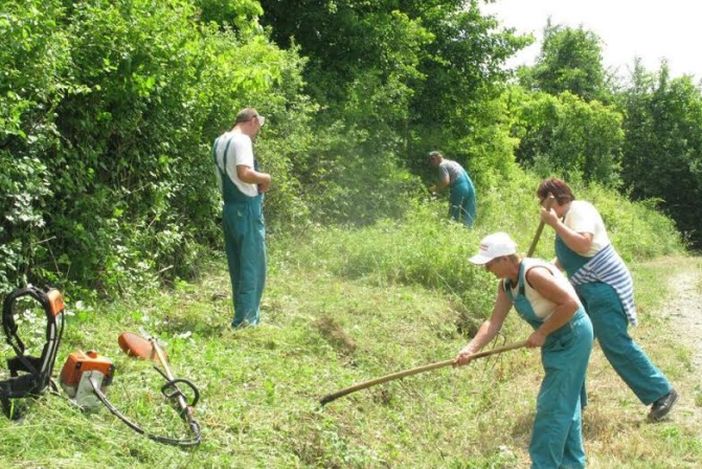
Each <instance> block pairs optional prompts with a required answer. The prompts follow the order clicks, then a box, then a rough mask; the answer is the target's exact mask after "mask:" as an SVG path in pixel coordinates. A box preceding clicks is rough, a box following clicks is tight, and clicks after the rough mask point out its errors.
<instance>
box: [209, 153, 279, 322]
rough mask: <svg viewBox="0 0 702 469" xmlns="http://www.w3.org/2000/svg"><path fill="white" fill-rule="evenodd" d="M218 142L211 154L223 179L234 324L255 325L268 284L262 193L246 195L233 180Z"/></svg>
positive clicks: (226, 249) (225, 232)
mask: <svg viewBox="0 0 702 469" xmlns="http://www.w3.org/2000/svg"><path fill="white" fill-rule="evenodd" d="M218 141H219V139H217V140H215V142H214V145H213V147H212V154H213V156H214V159H215V165H216V166H217V169H218V170H219V173H220V175H221V179H222V197H223V199H224V211H223V213H222V225H223V227H224V249H225V251H226V253H227V262H228V264H229V277H230V280H231V284H232V299H233V301H234V320H233V321H232V326H234V327H239V326H243V325H255V324H258V322H259V318H260V310H259V305H260V302H261V296H262V295H263V287H264V286H265V284H266V243H265V236H266V229H265V225H264V221H263V194H258V195H257V196H255V197H249V196H247V195H245V194H244V193H242V192H241V191H240V190H239V188H238V187H236V184H234V183H233V182H232V180H231V179H230V178H229V176H228V175H227V173H226V170H223V169H222V168H220V167H219V165H218V164H217V154H216V149H217V144H218ZM229 143H230V140H228V141H227V144H226V147H225V149H224V161H223V167H224V168H226V167H227V157H228V153H229ZM255 166H256V163H254V167H255Z"/></svg>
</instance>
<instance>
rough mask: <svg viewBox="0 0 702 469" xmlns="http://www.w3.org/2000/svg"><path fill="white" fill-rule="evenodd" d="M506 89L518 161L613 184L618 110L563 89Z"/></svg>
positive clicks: (546, 171)
mask: <svg viewBox="0 0 702 469" xmlns="http://www.w3.org/2000/svg"><path fill="white" fill-rule="evenodd" d="M512 93H513V94H514V95H515V96H514V98H513V101H514V102H515V103H516V108H517V109H516V115H517V119H516V122H515V125H514V127H513V131H514V134H515V136H517V137H518V138H519V139H520V143H519V147H518V148H517V152H516V154H517V161H518V162H520V163H522V164H524V165H526V166H530V167H532V168H534V169H535V170H537V172H539V173H540V174H541V175H542V176H548V175H549V174H550V173H556V174H561V175H563V176H565V177H567V178H568V179H583V180H585V181H597V182H600V183H603V184H605V185H608V186H610V187H616V186H617V185H618V184H619V182H620V175H619V173H620V165H621V153H622V145H623V142H624V132H623V130H622V118H623V116H622V115H621V113H619V112H618V111H617V110H616V109H615V108H614V107H613V106H605V105H603V104H602V103H600V102H598V101H591V102H589V103H588V102H586V101H584V100H582V99H581V98H579V97H578V96H575V95H574V94H571V93H570V92H568V91H565V92H563V93H561V94H559V95H558V96H553V95H550V94H547V93H543V92H542V93H534V94H530V93H528V92H525V91H523V90H522V89H521V88H519V87H516V88H514V89H513V90H512Z"/></svg>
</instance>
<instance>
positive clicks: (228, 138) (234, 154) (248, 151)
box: [215, 131, 258, 197]
mask: <svg viewBox="0 0 702 469" xmlns="http://www.w3.org/2000/svg"><path fill="white" fill-rule="evenodd" d="M227 142H231V143H229V151H228V152H227V153H228V154H227V167H226V173H227V176H229V179H231V181H232V182H233V183H234V184H235V185H236V187H237V188H238V189H239V190H240V191H241V192H242V193H243V194H244V195H247V196H249V197H256V196H257V195H258V186H257V185H256V184H249V183H247V182H243V181H242V180H241V179H239V175H238V174H237V172H236V167H237V166H239V165H241V166H248V167H249V168H252V169H253V167H254V155H253V144H252V143H251V138H249V136H248V135H246V134H242V133H240V132H234V131H229V132H227V133H224V134H222V135H221V136H220V137H219V140H217V147H216V148H215V154H216V155H217V166H218V167H219V168H220V169H221V168H222V166H223V165H224V149H225V148H226V147H227ZM217 180H218V181H219V184H220V187H221V185H222V180H221V175H220V172H219V171H217Z"/></svg>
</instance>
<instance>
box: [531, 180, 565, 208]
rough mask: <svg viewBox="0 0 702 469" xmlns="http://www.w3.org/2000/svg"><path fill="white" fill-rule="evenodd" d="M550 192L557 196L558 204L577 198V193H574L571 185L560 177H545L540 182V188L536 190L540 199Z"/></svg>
mask: <svg viewBox="0 0 702 469" xmlns="http://www.w3.org/2000/svg"><path fill="white" fill-rule="evenodd" d="M549 194H551V195H552V196H554V197H555V198H556V202H558V205H563V204H567V203H568V202H572V201H573V200H575V195H573V191H572V190H571V189H570V186H569V185H568V184H566V183H565V182H564V181H561V180H560V179H558V178H548V179H544V180H543V181H541V184H539V188H538V189H537V190H536V195H538V196H539V200H544V199H546V198H547V197H548V195H549Z"/></svg>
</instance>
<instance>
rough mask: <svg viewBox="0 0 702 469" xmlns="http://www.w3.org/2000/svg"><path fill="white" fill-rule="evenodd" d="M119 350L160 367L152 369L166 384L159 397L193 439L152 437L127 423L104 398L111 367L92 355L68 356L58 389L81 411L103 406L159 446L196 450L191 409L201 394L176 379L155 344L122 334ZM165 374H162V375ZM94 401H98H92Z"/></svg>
mask: <svg viewBox="0 0 702 469" xmlns="http://www.w3.org/2000/svg"><path fill="white" fill-rule="evenodd" d="M118 342H119V346H120V348H121V349H122V350H123V351H124V352H125V353H126V354H127V355H129V356H131V357H138V358H143V359H147V360H155V361H157V362H158V363H160V365H161V366H162V367H163V370H161V368H159V367H157V366H155V365H154V368H155V369H156V371H158V372H159V373H160V374H161V376H163V377H164V378H165V379H166V384H164V385H163V387H162V388H161V393H162V394H163V395H164V396H165V397H166V399H168V400H175V401H176V402H177V403H178V407H179V408H180V416H181V417H182V418H183V419H184V420H185V421H186V422H187V423H188V427H189V428H190V431H191V433H192V437H190V438H185V439H176V438H170V437H166V436H161V435H155V434H153V433H149V432H147V431H146V430H144V429H143V428H142V427H140V426H139V425H137V424H136V423H134V422H132V421H130V420H129V419H128V418H127V417H126V416H125V415H124V414H122V413H121V412H120V411H119V410H118V409H117V408H116V407H115V406H114V405H113V404H112V403H111V402H110V401H109V400H108V399H107V396H106V395H105V387H106V385H108V384H109V383H110V382H111V381H112V375H113V373H114V366H113V365H112V362H111V361H110V360H109V359H107V358H105V357H102V356H100V355H98V354H97V353H95V352H87V353H83V352H75V353H72V354H70V355H69V357H68V360H66V363H65V365H64V367H63V370H62V371H61V378H60V381H61V387H63V389H64V390H65V391H66V393H67V394H68V395H69V397H70V398H71V400H72V401H73V402H74V403H76V404H77V405H79V406H80V407H81V408H83V409H84V410H92V409H94V408H95V407H96V405H97V404H98V401H99V402H100V403H102V404H103V405H104V406H105V407H107V409H108V410H109V411H110V412H112V414H114V415H115V416H116V417H117V418H119V419H120V420H121V421H122V422H124V423H125V424H126V425H127V426H128V427H129V428H131V429H132V430H134V431H135V432H137V433H139V434H142V435H144V436H146V437H148V438H150V439H152V440H154V441H157V442H159V443H165V444H170V445H176V446H195V445H198V444H199V443H200V440H201V435H200V425H199V424H198V422H197V420H195V418H194V417H193V408H194V407H195V404H197V402H198V400H199V399H200V392H199V391H198V389H197V387H196V386H195V385H194V384H193V383H192V382H191V381H189V380H187V379H183V378H175V377H174V376H173V373H172V372H171V369H170V367H169V366H168V362H167V360H166V354H165V352H163V350H161V347H160V346H159V345H158V342H157V341H156V340H155V339H153V338H150V339H148V340H147V339H144V338H143V337H140V336H138V335H136V334H132V333H130V332H125V333H123V334H121V335H120V336H119V338H118ZM164 370H165V371H164ZM179 385H184V386H187V387H188V388H190V391H191V392H192V395H193V398H192V401H191V402H188V399H187V396H186V395H185V394H184V393H183V391H181V389H180V387H179ZM96 398H97V401H96V400H95V399H96Z"/></svg>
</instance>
